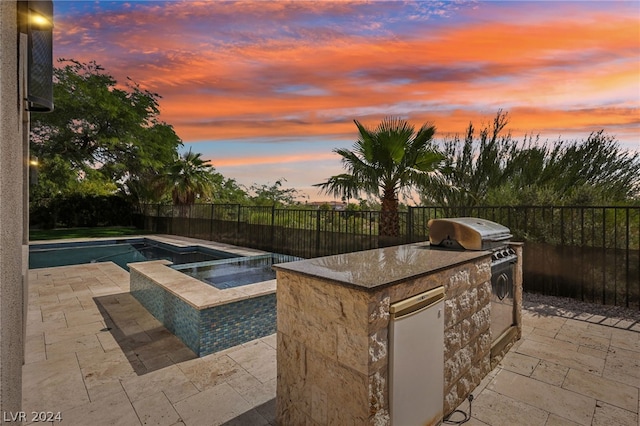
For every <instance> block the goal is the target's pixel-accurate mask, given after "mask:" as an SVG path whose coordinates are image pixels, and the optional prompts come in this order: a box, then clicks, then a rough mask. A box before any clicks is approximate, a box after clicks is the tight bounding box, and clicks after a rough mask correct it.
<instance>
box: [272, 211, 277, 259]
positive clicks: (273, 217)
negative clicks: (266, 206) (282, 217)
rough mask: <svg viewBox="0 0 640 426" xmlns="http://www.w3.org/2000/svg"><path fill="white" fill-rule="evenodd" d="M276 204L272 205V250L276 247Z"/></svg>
mask: <svg viewBox="0 0 640 426" xmlns="http://www.w3.org/2000/svg"><path fill="white" fill-rule="evenodd" d="M275 240H276V205H275V204H273V205H271V251H275V248H276V241H275Z"/></svg>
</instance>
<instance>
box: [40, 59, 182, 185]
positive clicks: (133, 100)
mask: <svg viewBox="0 0 640 426" xmlns="http://www.w3.org/2000/svg"><path fill="white" fill-rule="evenodd" d="M61 63H63V65H62V66H61V67H57V68H55V69H54V99H55V110H54V111H53V112H51V113H49V114H33V115H32V122H31V141H32V143H31V155H32V156H34V157H36V158H37V159H38V161H39V163H40V167H39V174H40V176H39V179H38V182H39V184H38V186H37V188H36V189H35V191H34V195H35V196H36V197H38V196H41V197H48V196H52V195H54V194H64V193H66V192H73V190H75V189H74V187H75V186H74V182H76V183H77V182H79V181H88V180H92V181H95V182H96V183H100V182H112V183H116V184H117V185H118V186H119V187H120V189H121V190H122V191H124V192H125V193H129V194H133V195H135V194H136V191H134V188H129V187H128V183H129V182H132V183H133V185H135V183H134V182H136V181H139V180H140V179H141V177H142V176H143V175H144V174H145V173H146V172H147V171H148V170H156V171H157V170H161V169H162V168H163V167H164V166H165V164H167V163H170V162H172V161H173V159H174V158H175V156H176V152H177V151H176V150H177V148H178V146H180V145H181V143H182V142H181V141H180V138H178V136H177V135H176V134H175V132H174V131H173V128H172V127H171V126H170V125H168V124H166V123H164V122H161V121H160V120H159V119H158V114H159V109H158V99H159V97H160V96H159V95H158V94H156V93H152V92H149V91H147V90H143V89H141V88H140V86H138V85H137V84H135V83H133V82H132V81H131V80H129V81H128V83H127V85H126V87H122V86H121V85H119V84H118V82H117V81H116V80H115V79H114V78H113V77H112V76H110V75H109V74H107V73H105V72H104V69H103V68H102V67H101V66H100V65H98V64H97V63H95V62H93V61H92V62H89V63H82V62H78V61H75V60H64V59H63V60H61ZM76 189H77V188H76Z"/></svg>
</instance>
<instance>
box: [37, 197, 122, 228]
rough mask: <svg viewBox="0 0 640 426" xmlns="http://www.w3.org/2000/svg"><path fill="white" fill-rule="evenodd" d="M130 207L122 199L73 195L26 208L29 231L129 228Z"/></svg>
mask: <svg viewBox="0 0 640 426" xmlns="http://www.w3.org/2000/svg"><path fill="white" fill-rule="evenodd" d="M133 210H134V207H133V205H132V204H131V203H130V202H129V201H128V200H126V199H124V198H123V197H120V196H117V195H108V196H93V195H90V196H84V195H75V196H71V197H65V198H62V197H60V198H58V197H56V198H51V199H47V200H40V201H39V202H37V203H36V202H34V203H32V204H31V205H30V207H29V215H30V216H29V225H30V226H31V227H33V228H41V229H52V228H76V227H97V226H131V225H132V224H133Z"/></svg>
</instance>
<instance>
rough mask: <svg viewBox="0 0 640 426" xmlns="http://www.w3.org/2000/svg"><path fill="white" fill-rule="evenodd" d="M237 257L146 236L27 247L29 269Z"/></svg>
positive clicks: (199, 260)
mask: <svg viewBox="0 0 640 426" xmlns="http://www.w3.org/2000/svg"><path fill="white" fill-rule="evenodd" d="M233 257H237V256H236V255H234V254H231V253H226V252H222V251H217V250H212V249H207V248H204V247H199V246H188V247H177V246H172V245H169V244H163V243H160V242H157V241H153V240H149V239H146V238H140V239H125V240H109V241H89V242H81V243H57V244H35V245H31V246H30V247H29V269H38V268H49V267H53V266H67V265H79V264H84V263H96V262H114V263H115V264H117V265H118V266H120V267H121V268H123V269H125V270H129V269H128V268H127V263H134V262H146V261H149V260H160V259H165V260H169V261H171V262H173V263H174V264H183V263H193V262H207V261H212V260H219V259H227V258H233Z"/></svg>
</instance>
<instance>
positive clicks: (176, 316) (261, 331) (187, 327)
mask: <svg viewBox="0 0 640 426" xmlns="http://www.w3.org/2000/svg"><path fill="white" fill-rule="evenodd" d="M298 259H299V258H296V257H293V256H285V255H278V254H274V253H265V254H259V255H255V256H245V257H237V258H232V259H222V260H217V261H209V262H201V263H192V264H183V265H173V266H172V265H171V263H170V262H168V261H164V260H159V261H153V262H142V263H136V264H131V265H129V268H130V288H131V290H130V291H131V294H132V295H133V296H134V297H135V298H136V299H137V300H138V301H139V302H140V303H141V304H142V305H143V306H144V307H145V308H146V309H147V310H148V311H149V312H150V313H151V314H152V315H153V316H154V317H156V318H157V319H158V320H159V321H160V322H161V323H162V324H163V325H164V326H165V327H166V328H167V329H168V330H169V331H171V332H172V333H173V334H175V335H176V336H178V337H179V338H180V339H181V340H182V341H183V342H184V343H185V344H186V345H187V346H188V347H189V348H190V349H191V350H193V351H194V352H195V353H196V354H197V355H198V356H204V355H208V354H211V353H214V352H218V351H221V350H223V349H226V348H229V347H232V346H236V345H239V344H241V343H245V342H248V341H250V340H254V339H258V338H260V337H264V336H267V335H269V334H273V333H275V332H276V280H275V272H273V271H272V270H271V265H273V264H276V263H283V262H289V261H293V260H298ZM196 277H197V278H196Z"/></svg>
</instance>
